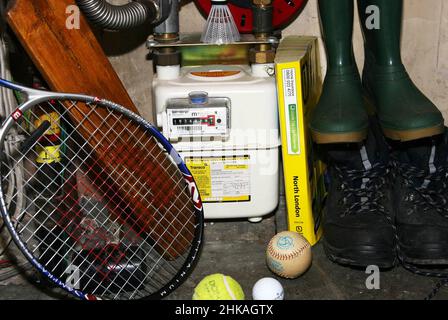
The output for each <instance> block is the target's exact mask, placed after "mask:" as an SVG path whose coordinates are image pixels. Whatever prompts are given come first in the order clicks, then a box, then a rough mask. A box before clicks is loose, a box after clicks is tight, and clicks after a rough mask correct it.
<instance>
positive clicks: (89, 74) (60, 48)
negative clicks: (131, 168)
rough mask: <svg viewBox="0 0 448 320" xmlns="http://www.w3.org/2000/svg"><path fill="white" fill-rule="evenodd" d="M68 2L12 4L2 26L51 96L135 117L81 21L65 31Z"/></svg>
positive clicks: (43, 0)
mask: <svg viewBox="0 0 448 320" xmlns="http://www.w3.org/2000/svg"><path fill="white" fill-rule="evenodd" d="M71 5H75V1H74V0H32V1H30V0H13V1H10V6H9V9H8V11H7V21H8V24H9V25H10V26H11V28H12V29H13V31H14V33H15V34H16V35H17V37H18V38H19V40H20V42H21V43H22V45H23V46H24V48H25V49H26V51H27V52H28V54H29V56H30V57H31V59H32V60H33V62H34V64H35V65H36V67H37V68H38V70H39V71H40V73H41V74H42V76H43V77H44V78H45V81H46V82H47V83H48V85H49V86H50V88H51V89H52V90H53V91H59V92H72V93H84V94H88V95H93V96H98V97H101V98H105V99H108V100H111V101H114V102H116V103H118V104H121V105H123V106H125V107H127V108H128V109H130V110H132V111H133V112H136V113H138V110H137V108H136V107H135V105H134V103H133V102H132V100H131V98H130V97H129V94H128V93H127V91H126V89H125V88H124V86H123V84H122V82H121V81H120V79H119V77H118V75H117V74H116V72H115V70H114V68H113V67H112V65H111V63H110V62H109V60H108V58H107V57H106V55H105V54H104V51H103V49H102V48H101V46H100V44H99V43H98V41H97V39H96V38H95V35H94V34H93V32H92V30H91V28H90V26H89V24H88V22H87V21H86V19H85V18H84V16H83V15H82V14H81V15H80V24H79V26H80V28H79V29H68V28H67V19H69V18H70V12H69V13H67V8H68V7H69V6H71Z"/></svg>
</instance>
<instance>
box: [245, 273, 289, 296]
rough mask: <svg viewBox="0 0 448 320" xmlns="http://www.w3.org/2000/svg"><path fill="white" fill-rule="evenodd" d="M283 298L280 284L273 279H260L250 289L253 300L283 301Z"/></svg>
mask: <svg viewBox="0 0 448 320" xmlns="http://www.w3.org/2000/svg"><path fill="white" fill-rule="evenodd" d="M284 296H285V294H284V291H283V286H282V284H281V283H280V282H279V281H278V280H277V279H274V278H269V277H267V278H262V279H260V280H258V281H257V282H256V283H255V285H254V287H253V288H252V298H253V299H254V300H283V299H284Z"/></svg>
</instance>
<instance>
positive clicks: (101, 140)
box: [15, 102, 195, 298]
mask: <svg viewBox="0 0 448 320" xmlns="http://www.w3.org/2000/svg"><path fill="white" fill-rule="evenodd" d="M89 107H90V108H91V109H90V110H89V112H88V113H86V116H85V118H84V119H85V121H84V120H83V121H77V123H75V124H71V122H70V121H67V119H66V118H68V114H69V113H70V114H72V112H73V110H71V109H77V110H75V112H79V113H81V112H83V110H82V109H84V108H82V109H81V108H80V107H79V105H78V104H77V103H74V102H73V103H70V108H71V109H70V108H67V105H66V108H67V109H66V110H64V111H63V112H60V114H59V117H60V121H61V122H63V124H64V126H66V127H67V128H66V129H65V130H68V131H71V133H68V135H67V136H66V137H65V138H64V139H63V141H61V142H62V144H63V145H64V148H65V149H66V153H67V157H66V158H64V161H65V162H68V163H67V164H64V166H63V167H62V169H61V171H63V172H64V183H63V185H62V186H60V187H59V188H58V192H57V193H58V194H60V193H62V194H64V196H63V197H62V198H61V197H59V199H57V198H58V196H57V195H52V196H51V197H49V201H48V202H49V203H47V204H46V205H48V206H49V207H50V212H45V208H42V207H41V208H38V209H37V210H36V212H35V213H34V215H32V214H30V213H29V212H32V206H33V205H34V206H35V203H34V202H35V198H40V197H43V195H44V194H45V192H47V191H49V190H48V187H49V185H48V184H47V185H46V186H44V187H43V188H42V190H39V188H36V186H33V185H32V183H31V182H32V180H33V178H35V177H34V176H33V174H34V172H33V170H35V168H33V167H32V166H31V168H30V167H27V170H26V176H28V177H29V178H28V179H27V180H26V181H25V184H26V186H27V189H28V190H31V191H32V192H31V193H34V194H33V196H32V197H27V202H28V203H29V205H28V206H27V207H26V209H25V210H24V211H23V214H22V215H26V216H27V219H24V221H23V223H21V226H20V228H19V230H20V231H21V233H22V234H23V235H25V234H27V233H28V235H27V237H26V238H24V241H25V242H32V240H33V239H32V238H33V237H34V238H36V237H37V239H34V241H35V242H36V243H37V244H38V245H36V246H34V247H33V248H32V250H33V252H34V253H36V254H40V256H45V257H47V258H46V265H47V266H50V265H51V267H52V270H53V271H54V270H57V269H58V268H59V269H61V270H62V273H65V272H67V269H69V267H67V266H65V264H66V262H65V261H67V260H70V259H71V260H72V261H74V260H76V261H77V264H78V265H82V264H83V263H85V264H92V260H95V261H96V263H97V264H98V266H96V268H95V272H92V273H91V274H84V275H83V276H82V278H79V279H77V280H76V281H73V285H75V286H84V287H89V288H91V291H92V293H96V292H98V291H102V292H109V291H110V292H109V295H110V296H112V298H123V297H127V298H135V297H138V296H144V295H145V294H144V293H142V291H145V293H153V292H155V291H157V290H158V289H160V288H161V287H162V286H163V285H164V284H165V283H166V282H167V280H169V279H171V278H172V277H173V274H174V273H177V272H178V271H179V270H180V268H181V266H182V264H183V262H184V259H182V256H183V255H185V253H186V252H187V249H188V248H189V246H190V245H191V241H192V238H193V237H194V228H195V220H194V214H193V213H192V211H193V209H192V202H191V198H189V196H188V188H187V186H186V183H185V181H184V180H183V177H182V175H180V174H179V172H178V170H177V168H176V165H175V163H174V162H173V161H172V160H171V159H170V158H168V157H167V156H166V154H164V152H163V151H160V150H159V152H158V153H156V154H155V155H154V153H155V152H154V149H156V148H157V142H156V141H155V140H154V138H152V137H150V136H149V135H148V134H145V132H144V131H143V130H139V126H137V125H134V124H133V123H130V124H126V121H125V120H124V119H123V115H122V114H118V115H117V114H114V113H113V112H111V111H108V112H105V111H104V110H105V109H104V108H102V110H101V113H99V112H97V109H96V106H93V105H91V106H89ZM47 109H48V106H46V107H45V108H42V109H41V110H40V112H39V113H41V112H43V111H48V110H47ZM32 117H37V114H34V115H32ZM96 118H101V121H100V122H99V125H97V127H96V128H95V129H93V126H94V123H95V122H96V123H98V122H97V121H93V120H92V119H96ZM111 119H114V121H113V122H112V124H111ZM96 120H97V119H96ZM128 121H129V120H128ZM23 129H26V128H22V130H23ZM32 129H34V130H35V129H36V128H35V127H34V128H32ZM31 131H33V130H29V131H28V132H29V133H31ZM74 132H76V133H78V134H79V132H80V133H81V134H79V136H82V139H79V137H75V134H74ZM83 132H84V133H85V132H92V133H91V134H89V135H88V136H86V135H85V134H83ZM111 137H113V138H111ZM151 139H152V140H153V141H150V140H151ZM40 144H41V142H40V141H37V142H36V143H34V146H33V148H31V149H30V150H28V152H26V153H25V154H24V155H22V156H21V157H20V158H19V159H15V162H16V164H17V163H19V161H28V162H31V163H32V162H33V161H34V160H35V159H33V158H31V157H37V156H39V154H38V153H37V152H36V151H35V150H36V149H35V147H36V146H39V145H40ZM89 146H90V148H87V147H89ZM92 146H94V147H92ZM40 147H43V146H42V145H40ZM59 148H61V146H59ZM86 149H87V150H86ZM98 149H100V151H101V154H102V155H103V157H102V159H101V160H102V161H103V163H104V161H105V162H107V163H108V164H113V168H112V170H104V173H106V172H107V173H108V177H107V178H104V179H102V178H101V170H99V171H100V173H99V174H98V172H96V171H97V170H95V169H94V166H92V159H94V161H95V162H94V165H95V166H100V165H101V161H100V160H99V159H98V157H95V155H96V154H97V153H98ZM105 155H106V156H105ZM124 155H128V156H127V157H124ZM155 161H157V162H158V163H157V164H158V166H150V167H151V169H152V172H142V170H141V169H140V170H139V166H141V165H142V163H145V162H155ZM121 166H122V167H121ZM103 169H104V168H103ZM108 169H109V168H108ZM85 171H87V173H90V174H91V172H92V171H93V172H94V174H95V175H96V178H97V179H98V180H97V181H89V182H90V184H88V183H82V184H83V186H82V187H83V188H84V191H89V192H90V193H91V194H92V195H94V196H96V198H97V199H94V200H92V199H89V200H88V201H86V202H84V204H82V205H80V199H79V198H78V197H77V196H76V195H77V193H78V188H80V185H79V178H78V177H77V175H79V174H80V172H81V174H82V172H84V173H85ZM54 173H57V172H54ZM136 173H137V175H136ZM142 173H145V174H142ZM151 173H152V174H151ZM87 176H89V178H91V175H89V174H87ZM47 178H48V181H50V183H53V182H55V181H54V180H57V179H58V178H59V177H58V176H57V175H56V178H53V177H51V176H47ZM108 179H109V180H110V181H109V183H110V184H111V185H112V186H111V185H109V191H108V192H110V190H112V191H113V192H112V193H111V194H108V192H104V193H103V194H102V195H100V196H98V191H96V194H95V190H94V189H99V190H100V191H102V190H101V189H103V188H105V187H107V182H108V181H107V180H108ZM87 180H88V179H87ZM148 180H153V181H152V182H153V185H149V184H148V183H147V181H148ZM114 185H115V186H117V187H121V186H126V187H127V190H126V192H127V193H128V194H126V195H124V196H123V195H120V193H119V188H116V190H114V188H113V186H114ZM173 186H174V187H173ZM154 190H161V191H156V192H155V191H154ZM172 190H175V192H174V193H175V195H174V196H173V191H172ZM114 192H115V193H114ZM36 194H37V197H36ZM130 194H132V196H130ZM137 196H138V199H135V198H136V197H137ZM130 197H131V198H132V199H134V203H133V205H132V206H131V205H129V203H128V206H125V207H120V206H121V205H122V204H123V202H124V201H126V200H127V201H128V200H129V198H130ZM116 198H119V199H118V200H117V199H116ZM120 198H122V199H120ZM123 198H125V199H123ZM152 198H157V200H153V201H151V199H152ZM83 199H85V197H83ZM55 200H59V201H60V203H59V204H53V202H54V201H55ZM102 202H104V203H105V205H104V207H105V208H103V209H104V210H96V209H95V208H96V207H97V206H99V203H102ZM128 202H129V201H128ZM61 203H64V204H65V205H62V204H61ZM67 203H69V204H67ZM89 205H90V207H89ZM148 208H149V209H151V210H150V212H151V215H149V221H146V223H145V220H146V219H144V218H143V219H142V216H143V215H142V214H141V213H140V212H142V211H144V210H148ZM47 209H48V208H47ZM187 209H188V210H187ZM114 211H119V213H118V214H113V213H112V212H114ZM126 211H128V212H126ZM170 211H174V212H176V214H171V215H170V216H169V217H166V214H165V213H166V212H170ZM188 211H190V212H188ZM86 212H88V215H89V219H91V220H92V221H95V222H96V224H95V227H94V228H93V233H91V234H90V236H91V240H92V241H93V242H92V243H90V244H88V245H86V246H85V247H84V248H83V247H82V245H81V250H80V245H79V241H80V240H81V239H80V235H83V234H84V235H85V230H82V229H83V227H82V226H80V223H81V220H82V219H83V218H85V217H86ZM94 212H97V213H96V214H95V213H94ZM123 213H125V214H124V217H123ZM104 214H106V215H107V214H109V217H107V218H106V219H103V221H101V219H100V216H102V215H104ZM133 215H134V217H132V216H133ZM73 221H77V222H76V223H73ZM150 223H152V224H153V225H152V226H151V224H150ZM32 224H38V225H39V228H40V229H39V230H40V232H41V233H42V234H44V236H42V237H40V238H39V237H38V236H37V235H36V234H35V233H33V232H34V231H33V230H32ZM117 225H118V227H117ZM148 225H149V226H150V227H151V228H148ZM58 228H60V229H63V231H62V233H65V235H64V237H61V236H60V235H58V233H61V232H60V231H59V230H58ZM70 229H72V232H70ZM84 229H85V228H84ZM145 229H151V230H145ZM74 231H76V232H74ZM91 231H92V230H91ZM173 231H176V232H173ZM83 232H84V233H83ZM167 236H168V237H167ZM111 238H112V239H116V238H120V243H119V244H117V243H113V241H112V242H111ZM167 239H168V240H167ZM179 239H181V240H179ZM136 241H139V242H141V243H140V244H138V247H137V249H136ZM39 242H40V243H39ZM57 242H60V244H58V246H60V247H61V250H57V251H56V250H53V247H55V244H56V243H57ZM107 244H109V245H107ZM158 246H159V247H161V248H162V249H161V248H157V247H158ZM88 247H91V248H90V249H88ZM96 247H99V248H96ZM86 250H87V251H86ZM139 250H140V251H139ZM173 255H174V256H173ZM179 257H180V259H179ZM167 258H170V259H167ZM135 259H138V260H139V261H138V262H135ZM94 263H95V262H94ZM137 264H144V266H143V269H145V272H144V274H142V275H138V276H136V274H138V273H139V271H138V268H137V267H136V265H137ZM61 266H62V267H61ZM129 266H131V267H132V268H130V269H132V270H130V271H128V272H124V271H123V270H126V268H128V267H129ZM111 274H113V275H111ZM81 281H82V282H83V283H82V284H81ZM117 283H120V285H119V288H116V287H117V286H118V285H117ZM142 286H143V287H144V288H143V289H142Z"/></svg>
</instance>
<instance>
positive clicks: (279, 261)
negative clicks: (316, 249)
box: [266, 231, 312, 279]
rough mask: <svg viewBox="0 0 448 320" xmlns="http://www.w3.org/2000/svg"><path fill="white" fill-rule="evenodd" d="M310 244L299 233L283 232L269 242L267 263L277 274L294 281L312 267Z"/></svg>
mask: <svg viewBox="0 0 448 320" xmlns="http://www.w3.org/2000/svg"><path fill="white" fill-rule="evenodd" d="M311 260H312V253H311V245H310V243H309V242H308V241H307V240H306V239H305V238H304V237H303V236H302V235H300V234H299V233H297V232H292V231H283V232H280V233H278V234H276V235H275V236H274V237H272V239H271V241H269V244H268V248H267V250H266V263H267V265H268V267H269V269H270V270H271V271H272V272H274V273H275V274H277V275H279V276H281V277H284V278H288V279H294V278H297V277H299V276H301V275H302V274H303V273H305V271H306V270H307V269H308V268H309V266H310V265H311Z"/></svg>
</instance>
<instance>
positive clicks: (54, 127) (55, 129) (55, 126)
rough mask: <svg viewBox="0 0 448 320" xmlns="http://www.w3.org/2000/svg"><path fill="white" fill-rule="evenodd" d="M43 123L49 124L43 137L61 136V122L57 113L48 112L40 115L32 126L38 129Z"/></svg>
mask: <svg viewBox="0 0 448 320" xmlns="http://www.w3.org/2000/svg"><path fill="white" fill-rule="evenodd" d="M44 121H49V122H50V128H48V130H47V131H46V132H45V135H59V134H61V120H60V117H59V114H58V113H57V112H50V113H46V114H43V115H41V116H40V117H39V118H38V119H37V120H36V121H34V126H35V127H36V128H39V126H40V125H41V124H42V122H44Z"/></svg>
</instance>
